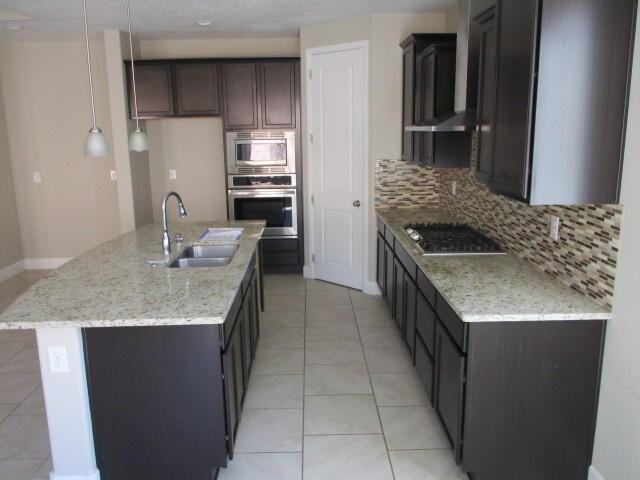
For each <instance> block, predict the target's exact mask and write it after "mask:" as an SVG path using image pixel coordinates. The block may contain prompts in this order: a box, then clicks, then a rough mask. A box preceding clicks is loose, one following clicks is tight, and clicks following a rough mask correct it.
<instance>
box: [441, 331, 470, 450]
mask: <svg viewBox="0 0 640 480" xmlns="http://www.w3.org/2000/svg"><path fill="white" fill-rule="evenodd" d="M464 368H465V359H464V356H463V354H462V352H460V350H459V349H458V347H457V345H456V344H455V342H454V341H453V340H452V339H451V337H450V336H449V334H448V333H447V331H446V330H445V329H444V327H443V326H442V325H441V324H440V323H438V325H437V326H436V372H437V373H436V402H435V404H436V405H435V406H436V411H437V412H438V413H439V414H440V418H441V419H442V423H443V425H444V428H445V430H446V432H447V435H448V436H449V440H450V441H451V444H452V446H453V449H454V452H455V457H456V461H457V462H460V460H461V454H462V450H461V447H462V418H463V405H464V397H463V396H464V382H465V379H464Z"/></svg>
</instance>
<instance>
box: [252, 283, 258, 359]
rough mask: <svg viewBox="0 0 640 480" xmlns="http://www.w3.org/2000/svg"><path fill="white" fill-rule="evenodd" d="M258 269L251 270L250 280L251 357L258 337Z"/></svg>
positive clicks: (256, 346) (256, 345)
mask: <svg viewBox="0 0 640 480" xmlns="http://www.w3.org/2000/svg"><path fill="white" fill-rule="evenodd" d="M258 297H259V294H258V271H257V270H254V271H253V279H252V280H251V301H252V308H253V315H252V317H251V321H252V327H251V336H252V337H251V344H252V354H253V358H255V357H256V349H257V348H258V338H260V307H259V302H258Z"/></svg>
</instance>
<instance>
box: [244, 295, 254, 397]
mask: <svg viewBox="0 0 640 480" xmlns="http://www.w3.org/2000/svg"><path fill="white" fill-rule="evenodd" d="M242 312H243V315H244V318H243V320H242V337H243V338H242V347H243V351H242V354H243V360H244V363H243V372H242V373H243V378H244V384H245V385H246V386H248V385H249V374H250V373H251V364H252V363H253V334H252V332H251V328H252V326H253V294H252V292H251V289H249V290H247V294H246V295H245V297H244V301H243V304H242Z"/></svg>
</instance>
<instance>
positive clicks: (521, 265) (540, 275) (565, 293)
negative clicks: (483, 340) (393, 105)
mask: <svg viewBox="0 0 640 480" xmlns="http://www.w3.org/2000/svg"><path fill="white" fill-rule="evenodd" d="M376 213H377V214H378V216H379V217H380V219H381V220H382V221H383V222H384V224H385V225H386V227H387V228H389V229H391V231H392V232H393V235H394V237H395V238H396V240H397V241H399V242H400V244H401V245H402V247H403V248H404V249H405V250H406V251H407V252H408V253H409V255H410V256H411V258H412V259H413V261H414V262H416V264H417V265H418V268H419V269H420V270H421V271H422V272H423V273H424V274H425V275H426V276H427V277H428V278H429V280H430V281H431V282H432V283H433V284H434V286H435V287H436V289H437V290H438V292H439V293H440V295H442V297H443V298H444V299H445V300H446V301H447V303H449V305H450V306H451V308H453V310H454V311H455V312H456V313H457V314H458V316H459V317H460V318H461V319H462V321H464V322H501V321H544V320H609V319H610V318H611V311H610V309H609V308H607V307H604V306H600V305H598V304H597V303H595V302H594V301H593V300H591V299H589V298H587V297H585V296H584V295H581V294H580V293H578V292H576V291H574V290H572V289H571V288H569V287H568V286H566V285H564V284H563V283H561V282H560V281H559V280H558V279H557V278H555V277H553V276H552V275H550V274H548V273H544V272H542V271H540V270H539V269H537V268H536V267H534V266H533V265H532V264H531V263H529V262H527V261H526V260H523V259H521V258H519V257H517V256H516V255H514V254H512V253H507V254H506V255H464V256H455V255H453V256H425V255H423V254H422V252H421V250H420V249H419V248H418V247H417V245H416V244H415V243H414V242H413V240H411V238H410V237H409V235H408V234H407V233H406V232H405V230H404V226H405V225H406V224H408V223H430V222H434V223H437V222H443V223H464V222H458V221H457V220H456V219H455V218H453V217H452V216H451V215H449V214H447V213H446V212H443V211H440V210H433V209H424V208H412V209H377V210H376Z"/></svg>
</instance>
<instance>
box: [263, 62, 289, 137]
mask: <svg viewBox="0 0 640 480" xmlns="http://www.w3.org/2000/svg"><path fill="white" fill-rule="evenodd" d="M296 65H297V63H294V62H291V61H269V62H267V61H263V62H258V70H259V73H260V96H261V115H260V117H261V128H265V129H267V128H296V84H295V82H296V81H295V77H296V75H295V68H296Z"/></svg>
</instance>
